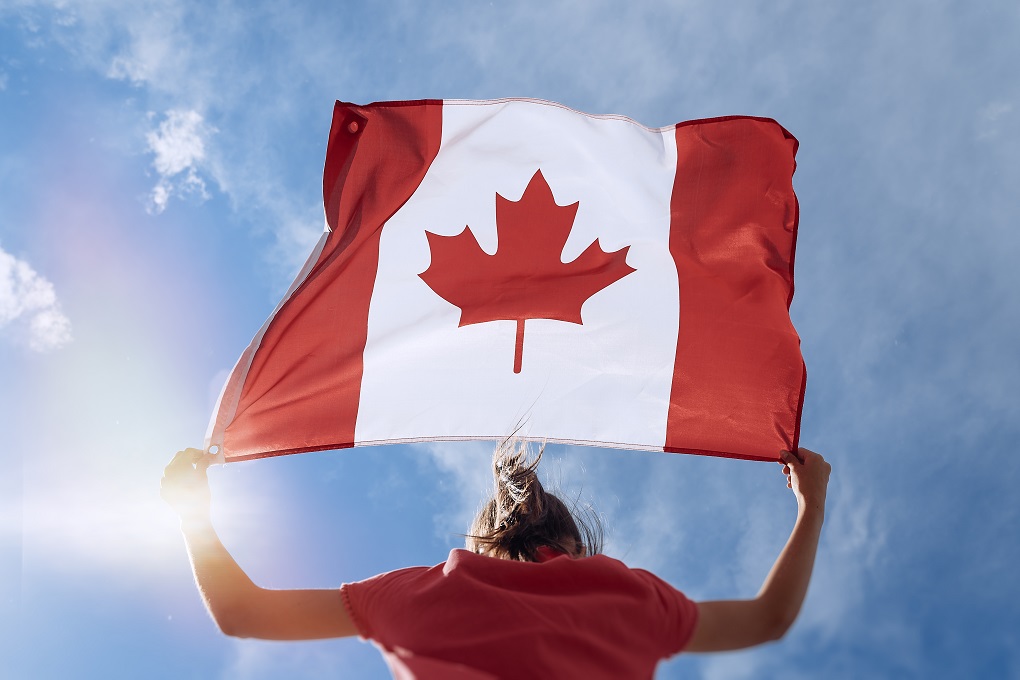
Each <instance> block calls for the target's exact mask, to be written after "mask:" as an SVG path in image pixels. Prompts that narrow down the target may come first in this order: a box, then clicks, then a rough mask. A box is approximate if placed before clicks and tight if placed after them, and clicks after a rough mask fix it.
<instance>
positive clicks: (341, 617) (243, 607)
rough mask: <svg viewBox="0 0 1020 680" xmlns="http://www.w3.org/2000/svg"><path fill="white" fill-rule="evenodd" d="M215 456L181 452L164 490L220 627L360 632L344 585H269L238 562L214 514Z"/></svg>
mask: <svg viewBox="0 0 1020 680" xmlns="http://www.w3.org/2000/svg"><path fill="white" fill-rule="evenodd" d="M213 458H214V456H212V455H207V454H205V453H204V452H203V451H200V450H199V449H185V450H184V451H179V452H178V453H177V455H176V456H174V458H173V460H171V461H170V464H169V465H167V466H166V469H165V470H164V471H163V480H162V482H161V484H160V495H161V496H162V497H163V500H165V501H166V502H167V503H169V504H170V506H171V507H173V509H174V510H175V511H176V512H177V514H178V515H179V516H180V518H181V530H182V531H183V532H184V541H185V544H186V545H187V548H188V556H189V557H190V558H191V568H192V571H193V572H194V574H195V582H196V583H197V585H198V590H199V593H201V595H202V599H203V601H204V602H205V606H206V608H207V609H208V610H209V613H210V614H211V615H212V617H213V620H214V621H216V625H217V626H219V628H220V630H222V631H223V632H224V633H226V634H227V635H232V636H235V637H251V638H261V639H264V640H317V639H323V638H335V637H347V636H350V635H357V633H358V631H357V629H356V628H355V627H354V624H353V622H352V621H351V619H350V617H349V616H348V614H347V610H346V609H345V608H344V605H343V601H342V600H341V597H340V591H339V590H267V589H265V588H260V587H259V586H257V585H255V584H254V583H253V582H252V580H251V579H250V578H248V575H247V574H245V573H244V570H242V569H241V567H240V566H238V564H237V562H236V561H235V560H234V558H233V557H231V555H230V553H229V552H227V549H226V548H225V547H224V546H223V543H222V542H221V541H220V539H219V536H217V535H216V531H215V529H213V526H212V521H211V520H210V516H209V505H210V493H209V481H208V479H207V478H206V469H207V468H208V467H209V463H210V461H211V460H212V459H213Z"/></svg>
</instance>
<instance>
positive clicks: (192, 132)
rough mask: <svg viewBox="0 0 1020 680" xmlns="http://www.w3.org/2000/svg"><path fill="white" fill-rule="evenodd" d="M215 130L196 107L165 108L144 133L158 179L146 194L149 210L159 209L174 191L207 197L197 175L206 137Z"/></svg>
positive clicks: (164, 207)
mask: <svg viewBox="0 0 1020 680" xmlns="http://www.w3.org/2000/svg"><path fill="white" fill-rule="evenodd" d="M215 132H216V130H215V128H212V127H210V126H209V125H206V123H205V121H204V120H203V118H202V115H201V114H199V113H198V112H197V111H193V110H188V111H181V110H176V109H175V110H171V111H167V112H166V115H165V116H164V117H163V120H162V121H160V123H159V126H158V127H157V128H156V129H155V130H152V131H151V132H149V133H148V134H147V135H146V136H145V141H146V143H147V144H148V147H149V148H148V150H149V152H150V153H152V154H153V155H154V156H155V158H153V160H152V167H153V169H154V170H155V171H156V173H157V174H158V175H159V182H157V183H156V186H155V187H153V189H152V193H150V194H149V204H148V210H149V212H150V213H156V214H158V213H161V212H163V211H164V210H166V206H167V203H168V202H169V201H170V197H171V196H173V195H175V194H176V195H184V196H198V197H199V198H201V199H203V200H204V199H207V198H209V194H208V192H207V191H206V188H205V182H204V181H203V180H202V178H201V176H200V172H201V167H202V164H203V163H204V162H205V159H206V154H205V147H206V139H208V138H209V136H210V135H212V134H214V133H215Z"/></svg>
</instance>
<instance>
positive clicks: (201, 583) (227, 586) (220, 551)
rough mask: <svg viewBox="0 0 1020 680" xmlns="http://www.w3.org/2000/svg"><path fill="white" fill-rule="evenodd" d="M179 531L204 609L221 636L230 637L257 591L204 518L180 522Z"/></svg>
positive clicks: (209, 522)
mask: <svg viewBox="0 0 1020 680" xmlns="http://www.w3.org/2000/svg"><path fill="white" fill-rule="evenodd" d="M181 531H182V532H183V533H184V540H185V543H186V544H187V548H188V557H189V558H190V560H191V569H192V571H193V572H194V574H195V582H196V584H197V585H198V590H199V592H200V593H201V595H202V599H203V601H204V602H205V606H206V608H207V609H208V610H209V613H210V614H211V615H212V617H213V619H214V620H215V621H216V624H217V625H218V626H219V627H220V629H221V630H222V631H223V632H224V633H227V634H233V633H234V627H235V626H236V623H235V622H236V621H238V620H239V619H241V618H242V617H243V613H242V612H243V608H244V607H245V606H247V604H248V603H249V602H250V601H251V598H252V596H253V594H254V593H256V592H257V591H258V590H259V588H258V587H257V586H256V585H255V584H254V583H253V582H252V580H251V579H250V578H249V577H248V575H247V574H246V573H244V570H243V569H241V567H240V566H239V565H238V564H237V561H236V560H234V558H233V557H232V556H231V555H230V553H229V552H228V551H227V549H226V547H224V545H223V543H222V541H220V538H219V536H217V535H216V530H215V529H213V526H212V522H211V521H210V520H209V517H208V515H205V516H198V517H191V518H186V519H182V520H181Z"/></svg>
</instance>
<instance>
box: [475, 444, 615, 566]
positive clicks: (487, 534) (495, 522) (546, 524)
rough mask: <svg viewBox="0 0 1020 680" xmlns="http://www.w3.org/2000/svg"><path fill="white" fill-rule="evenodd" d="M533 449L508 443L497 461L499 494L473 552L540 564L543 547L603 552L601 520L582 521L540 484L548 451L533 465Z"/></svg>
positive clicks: (478, 521) (481, 520) (483, 518)
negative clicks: (537, 471) (541, 462)
mask: <svg viewBox="0 0 1020 680" xmlns="http://www.w3.org/2000/svg"><path fill="white" fill-rule="evenodd" d="M529 458H530V456H529V455H528V449H527V447H526V446H525V445H524V444H520V443H519V442H518V441H517V440H515V439H513V438H507V439H504V440H503V441H502V442H500V444H499V445H498V446H497V447H496V452H495V454H493V458H492V471H493V476H494V478H495V490H494V493H493V496H492V498H490V499H489V500H488V501H486V503H485V505H484V506H483V507H482V509H481V511H480V512H479V513H478V516H477V517H476V518H475V521H474V523H473V524H472V525H471V533H470V534H468V536H467V547H468V550H472V551H474V552H476V553H480V554H483V555H490V556H492V557H499V558H502V559H508V560H520V561H522V562H537V561H538V551H539V548H542V547H549V548H552V549H553V550H556V551H558V552H563V553H567V554H568V555H571V556H573V557H582V556H585V555H594V554H597V553H599V552H601V551H602V526H601V524H600V523H599V521H598V518H597V517H595V516H594V515H593V514H590V513H589V514H588V516H587V518H581V519H579V518H576V517H574V515H573V513H572V512H571V511H570V509H569V508H568V507H567V506H566V504H565V503H564V502H563V501H561V500H560V499H559V498H557V497H556V496H555V495H553V494H551V493H549V492H548V491H546V490H545V488H544V487H543V486H542V483H541V482H540V481H539V480H538V474H537V473H536V470H537V469H538V463H539V461H541V460H542V450H539V452H538V455H536V456H535V457H534V459H532V460H529Z"/></svg>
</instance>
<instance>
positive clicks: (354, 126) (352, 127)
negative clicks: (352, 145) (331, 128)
mask: <svg viewBox="0 0 1020 680" xmlns="http://www.w3.org/2000/svg"><path fill="white" fill-rule="evenodd" d="M359 129H360V126H359V125H358V121H356V120H352V121H351V122H350V123H348V124H347V131H348V132H350V133H351V134H352V135H354V134H357V133H358V130H359Z"/></svg>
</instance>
